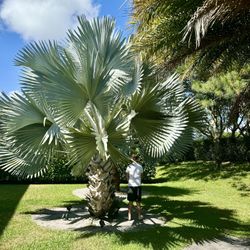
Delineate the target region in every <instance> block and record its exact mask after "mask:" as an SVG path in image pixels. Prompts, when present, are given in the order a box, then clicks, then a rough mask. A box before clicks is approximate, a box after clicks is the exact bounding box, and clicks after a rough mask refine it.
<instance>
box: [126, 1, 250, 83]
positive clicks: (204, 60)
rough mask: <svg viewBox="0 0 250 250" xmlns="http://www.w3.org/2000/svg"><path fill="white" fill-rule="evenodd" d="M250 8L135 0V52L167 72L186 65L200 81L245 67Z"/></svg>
mask: <svg viewBox="0 0 250 250" xmlns="http://www.w3.org/2000/svg"><path fill="white" fill-rule="evenodd" d="M249 9H250V2H249V1H248V0H239V1H234V0H219V1H217V0H195V1H186V0H171V1H160V0H147V1H142V0H134V1H133V7H132V13H131V16H132V17H131V18H132V21H131V22H132V23H133V24H134V27H135V28H136V33H135V36H134V40H133V41H134V45H135V50H138V51H142V52H143V54H144V56H145V57H146V58H149V60H151V61H153V62H155V63H157V65H158V66H159V68H160V69H162V70H163V71H166V70H171V69H173V68H174V67H175V66H176V65H179V64H181V63H184V62H186V61H187V60H188V65H189V69H190V68H191V69H193V70H194V69H196V70H197V72H202V77H204V76H205V72H206V74H207V77H209V76H210V75H211V74H214V72H219V71H225V70H227V69H228V67H231V66H232V64H234V65H235V66H236V65H237V67H238V68H241V67H242V66H243V65H245V64H246V63H247V62H249V56H248V55H249V52H250V51H249V50H250V49H249V46H248V45H249V36H248V33H249V31H250V25H249V23H250V22H249V18H250V11H249ZM193 31H194V32H193ZM193 33H195V36H193ZM203 80H205V79H203Z"/></svg>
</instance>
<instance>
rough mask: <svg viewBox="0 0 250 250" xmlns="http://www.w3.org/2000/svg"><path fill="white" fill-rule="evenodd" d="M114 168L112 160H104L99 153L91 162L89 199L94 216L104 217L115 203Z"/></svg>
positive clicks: (90, 211) (89, 205)
mask: <svg viewBox="0 0 250 250" xmlns="http://www.w3.org/2000/svg"><path fill="white" fill-rule="evenodd" d="M112 169H113V166H112V163H111V161H110V160H109V159H108V160H106V161H103V160H102V159H101V157H100V156H99V155H97V156H96V157H94V158H93V159H92V160H91V162H90V166H89V173H88V178H89V183H88V189H89V192H88V196H87V200H88V208H89V213H90V214H91V215H92V216H94V217H97V218H103V217H104V216H105V215H106V214H107V212H108V211H109V210H110V208H111V206H112V204H113V201H114V197H115V195H114V188H113V183H112V178H113V173H112V172H113V171H112Z"/></svg>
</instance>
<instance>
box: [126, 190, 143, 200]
mask: <svg viewBox="0 0 250 250" xmlns="http://www.w3.org/2000/svg"><path fill="white" fill-rule="evenodd" d="M128 201H137V202H141V187H128Z"/></svg>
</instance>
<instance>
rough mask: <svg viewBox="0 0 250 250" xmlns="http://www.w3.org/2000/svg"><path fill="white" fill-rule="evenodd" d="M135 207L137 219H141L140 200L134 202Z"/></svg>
mask: <svg viewBox="0 0 250 250" xmlns="http://www.w3.org/2000/svg"><path fill="white" fill-rule="evenodd" d="M136 208H137V214H138V219H139V220H140V219H142V215H141V202H138V201H137V202H136Z"/></svg>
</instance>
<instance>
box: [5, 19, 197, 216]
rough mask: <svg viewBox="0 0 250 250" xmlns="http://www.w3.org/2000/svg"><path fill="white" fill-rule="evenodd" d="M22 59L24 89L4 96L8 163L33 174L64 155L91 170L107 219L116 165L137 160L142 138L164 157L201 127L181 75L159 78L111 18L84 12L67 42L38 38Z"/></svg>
mask: <svg viewBox="0 0 250 250" xmlns="http://www.w3.org/2000/svg"><path fill="white" fill-rule="evenodd" d="M16 64H17V65H19V66H22V67H23V69H24V70H23V76H22V79H21V84H22V93H21V94H20V93H14V94H12V95H10V96H7V95H5V94H2V96H1V98H0V108H1V110H2V112H3V126H2V127H3V131H4V136H3V137H2V138H1V142H0V145H1V147H0V162H2V164H1V168H2V169H5V170H6V171H8V172H10V173H13V174H15V175H19V176H26V177H29V178H31V177H33V176H37V175H41V174H42V173H43V172H44V171H46V168H47V166H48V164H49V162H50V161H51V160H53V157H55V154H57V153H59V154H60V153H61V152H64V153H65V154H67V156H68V158H69V161H70V163H71V164H73V165H74V168H77V169H85V170H86V171H87V172H88V176H89V186H88V188H89V194H88V200H89V203H88V206H89V211H90V213H91V214H92V215H94V216H96V217H99V218H100V217H102V216H104V215H105V214H106V213H107V211H108V210H109V209H110V207H111V205H112V201H113V198H114V195H113V188H112V168H113V165H117V164H124V165H125V164H127V163H128V162H130V158H129V152H130V148H131V145H132V144H133V141H134V140H137V141H139V143H140V144H141V146H142V154H143V155H144V156H145V157H147V158H151V159H156V160H157V159H160V158H161V157H163V156H165V155H166V154H167V153H171V152H172V150H174V151H175V152H177V153H182V152H183V151H184V150H185V149H186V148H187V147H188V145H189V144H190V141H191V137H192V128H193V127H197V126H199V124H200V117H199V115H200V112H199V111H200V110H199V107H198V106H197V104H196V103H195V102H194V100H192V99H191V98H188V97H185V95H184V89H183V87H182V86H181V85H180V84H179V82H178V77H177V76H176V75H172V76H171V77H169V78H168V79H167V80H166V81H164V82H158V81H157V77H156V76H155V74H154V71H153V69H152V68H149V67H146V66H145V65H143V64H142V63H140V60H139V59H136V58H135V56H134V55H133V54H132V53H131V51H130V44H129V42H127V41H126V40H125V39H123V38H122V36H121V34H120V33H119V32H115V30H114V21H113V20H111V19H109V18H106V17H105V18H101V19H94V20H92V21H88V20H86V19H85V18H83V17H79V26H78V28H77V29H76V30H75V31H69V32H68V36H67V41H66V42H65V43H62V44H60V43H58V42H55V41H54V42H47V43H46V42H40V43H32V44H30V45H28V46H27V47H26V48H24V49H23V50H22V51H21V52H20V53H19V55H18V56H17V59H16Z"/></svg>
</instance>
